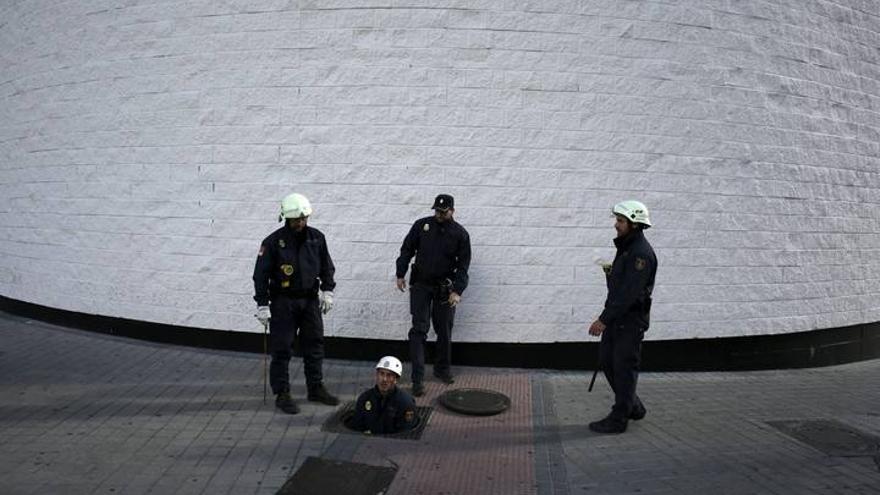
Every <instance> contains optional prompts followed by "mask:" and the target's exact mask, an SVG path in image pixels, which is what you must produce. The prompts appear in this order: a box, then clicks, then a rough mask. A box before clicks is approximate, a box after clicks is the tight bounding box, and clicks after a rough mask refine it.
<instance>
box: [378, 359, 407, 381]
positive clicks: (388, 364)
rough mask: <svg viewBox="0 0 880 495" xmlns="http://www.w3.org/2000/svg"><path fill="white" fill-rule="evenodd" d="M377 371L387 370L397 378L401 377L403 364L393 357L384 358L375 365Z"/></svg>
mask: <svg viewBox="0 0 880 495" xmlns="http://www.w3.org/2000/svg"><path fill="white" fill-rule="evenodd" d="M376 369H377V370H388V371H390V372H392V373H394V374H395V375H397V377H398V378H400V377H401V376H402V375H403V363H401V362H400V359H397V358H396V357H394V356H385V357H383V358H382V359H380V360H379V362H378V363H376Z"/></svg>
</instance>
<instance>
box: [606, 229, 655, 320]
mask: <svg viewBox="0 0 880 495" xmlns="http://www.w3.org/2000/svg"><path fill="white" fill-rule="evenodd" d="M614 245H615V246H617V254H616V255H615V257H614V263H613V264H612V265H611V272H610V273H609V274H608V276H607V277H606V281H607V284H608V298H607V299H606V300H605V310H604V311H602V314H601V315H600V316H599V320H600V321H601V322H602V323H604V324H605V325H607V326H609V327H612V326H617V325H635V326H637V327H639V328H641V329H643V330H647V329H648V325H649V324H650V312H651V293H652V292H653V291H654V276H655V275H656V274H657V257H656V256H655V255H654V249H653V248H652V247H651V245H650V244H649V243H648V240H647V239H645V234H644V232H643V231H641V230H634V231H632V232H631V233H629V234H627V235H626V236H624V237H618V238H617V239H614Z"/></svg>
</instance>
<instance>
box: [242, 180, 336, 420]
mask: <svg viewBox="0 0 880 495" xmlns="http://www.w3.org/2000/svg"><path fill="white" fill-rule="evenodd" d="M311 214H312V205H311V204H310V203H309V200H308V199H307V198H306V197H305V196H303V195H301V194H297V193H293V194H289V195H287V196H286V197H285V198H284V199H283V200H282V201H281V215H280V216H279V217H278V219H279V221H280V220H284V226H283V227H281V228H280V229H278V230H276V231H275V232H272V234H270V235H269V237H266V239H264V240H263V243H262V244H261V245H260V253H259V254H258V255H257V262H256V265H255V266H254V290H255V295H254V300H255V301H256V302H257V314H256V317H257V319H258V320H260V323H262V324H263V325H266V324H268V325H269V351H270V352H271V353H272V363H271V365H270V366H269V383H270V384H271V386H272V393H274V394H275V395H276V398H275V406H276V407H278V408H279V409H281V410H282V411H284V412H286V413H288V414H296V413H298V412H299V407H298V406H297V405H296V402H294V400H293V398H292V397H291V395H290V377H289V371H288V363H289V362H290V356H291V350H292V347H293V342H294V338H295V337H298V339H299V344H300V348H301V349H302V355H303V364H304V366H303V367H304V370H305V376H306V385H307V386H308V399H309V400H310V401H314V402H321V403H323V404H327V405H336V404H338V403H339V400H338V399H337V398H336V397H334V396H332V395H330V393H329V392H327V389H326V388H324V384H323V374H322V365H323V361H324V322H323V320H322V317H321V314H322V313H323V314H326V313H327V312H328V311H330V309H331V308H332V307H333V289H334V288H335V287H336V282H334V281H333V273H334V272H335V268H334V266H333V260H331V259H330V253H329V251H328V250H327V242H326V241H325V239H324V234H322V233H321V232H320V231H318V230H317V229H314V228H312V227H309V226H308V225H307V224H308V218H309V215H311ZM319 291H320V292H321V295H320V297H319V295H318V294H319Z"/></svg>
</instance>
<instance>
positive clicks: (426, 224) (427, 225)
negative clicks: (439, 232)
mask: <svg viewBox="0 0 880 495" xmlns="http://www.w3.org/2000/svg"><path fill="white" fill-rule="evenodd" d="M422 230H424V231H425V232H427V231H429V230H431V225H430V224H428V223H427V222H425V225H423V226H422Z"/></svg>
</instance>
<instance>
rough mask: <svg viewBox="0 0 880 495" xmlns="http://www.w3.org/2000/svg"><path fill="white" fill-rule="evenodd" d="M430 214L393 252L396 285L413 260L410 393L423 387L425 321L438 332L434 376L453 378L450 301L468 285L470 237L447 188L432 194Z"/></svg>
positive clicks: (418, 392) (448, 380)
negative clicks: (457, 218) (434, 197)
mask: <svg viewBox="0 0 880 495" xmlns="http://www.w3.org/2000/svg"><path fill="white" fill-rule="evenodd" d="M432 209H433V210H434V216H431V217H425V218H421V219H419V220H416V222H415V223H414V224H413V226H412V228H411V229H410V231H409V233H408V234H407V235H406V238H404V240H403V245H402V246H401V247H400V256H399V257H398V258H397V288H398V289H399V290H400V291H401V292H403V291H405V290H406V279H405V278H404V276H405V275H406V271H407V268H408V266H409V262H410V260H411V259H412V258H413V256H415V258H416V260H415V263H414V264H413V266H412V273H411V274H410V292H409V301H410V306H409V307H410V314H411V315H412V329H410V331H409V355H410V360H412V385H413V388H412V390H413V395H415V396H416V397H420V396H422V395H423V394H424V393H425V387H424V385H423V383H422V380H423V378H424V376H425V341H426V340H427V338H428V327H429V325H430V324H431V322H433V324H434V333H436V334H437V359H436V362H435V364H434V376H436V377H437V378H439V379H440V380H442V381H443V382H444V383H446V384H450V383H454V381H455V380H454V379H453V377H452V372H451V369H450V365H451V361H452V342H451V334H452V326H453V320H454V318H455V306H456V305H457V304H458V303H459V302H460V301H461V294H462V293H463V292H464V290H465V289H466V288H467V285H468V268H469V267H470V264H471V240H470V236H469V235H468V233H467V230H465V229H464V227H462V226H461V225H460V224H459V223H457V222H456V221H455V219H454V218H453V214H454V213H455V200H454V199H453V198H452V196H450V195H448V194H440V195H438V196H437V198H436V199H434V206H432Z"/></svg>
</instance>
